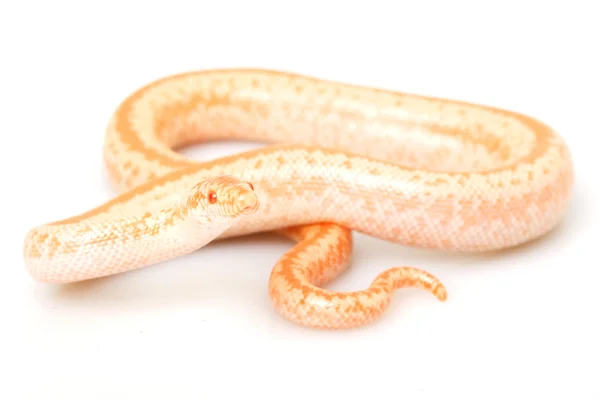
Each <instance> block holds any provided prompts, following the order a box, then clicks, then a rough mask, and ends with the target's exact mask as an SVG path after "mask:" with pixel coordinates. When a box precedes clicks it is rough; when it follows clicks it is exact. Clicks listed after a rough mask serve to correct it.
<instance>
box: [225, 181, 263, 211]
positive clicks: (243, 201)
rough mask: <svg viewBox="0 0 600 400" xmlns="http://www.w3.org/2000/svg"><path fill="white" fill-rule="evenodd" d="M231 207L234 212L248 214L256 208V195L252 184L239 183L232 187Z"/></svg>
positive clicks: (257, 203)
mask: <svg viewBox="0 0 600 400" xmlns="http://www.w3.org/2000/svg"><path fill="white" fill-rule="evenodd" d="M232 192H233V193H232V198H233V208H234V211H235V213H236V214H240V215H248V214H252V213H254V212H255V211H256V210H258V207H259V204H260V203H259V201H258V196H257V195H256V193H255V192H254V190H253V187H252V185H247V184H245V185H239V186H236V188H235V189H232Z"/></svg>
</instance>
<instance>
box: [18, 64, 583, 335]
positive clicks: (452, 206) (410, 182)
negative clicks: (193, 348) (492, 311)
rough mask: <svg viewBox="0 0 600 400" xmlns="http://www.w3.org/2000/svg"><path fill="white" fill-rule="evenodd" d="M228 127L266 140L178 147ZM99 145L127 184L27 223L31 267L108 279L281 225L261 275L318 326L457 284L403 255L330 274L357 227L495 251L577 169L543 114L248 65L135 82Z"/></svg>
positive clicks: (540, 228)
mask: <svg viewBox="0 0 600 400" xmlns="http://www.w3.org/2000/svg"><path fill="white" fill-rule="evenodd" d="M224 140H250V141H258V142H261V143H263V146H262V147H259V148H256V149H252V150H246V151H241V152H239V153H236V154H231V155H227V156H224V157H219V158H216V159H212V160H207V161H202V160H196V159H193V158H190V157H186V156H184V155H183V154H182V152H181V151H180V150H181V149H183V148H185V147H187V146H192V145H195V144H201V143H207V142H211V141H224ZM102 157H103V160H104V162H105V165H106V170H107V171H108V175H109V177H110V181H111V182H112V184H113V187H114V188H115V189H116V190H117V193H116V194H115V195H114V197H111V198H110V199H109V200H108V201H106V202H103V203H101V204H99V205H97V206H95V207H93V208H91V209H89V210H87V211H85V212H82V213H80V214H78V215H75V216H70V217H66V218H64V219H60V220H56V221H52V222H48V223H44V224H41V225H39V226H36V227H33V228H31V229H30V230H29V231H28V232H27V234H26V236H25V241H24V253H23V254H24V262H25V267H26V270H27V271H28V273H29V275H30V276H31V277H32V278H33V279H35V280H37V281H40V282H45V283H50V284H69V283H73V282H78V281H83V280H89V279H97V278H101V277H106V276H110V275H114V274H119V273H124V272H127V271H132V270H136V269H139V268H142V267H146V266H149V265H153V264H157V263H161V262H163V261H166V260H170V259H173V258H176V257H179V256H182V255H185V254H189V253H192V252H195V251H196V250H198V249H200V248H202V247H203V246H205V245H207V244H209V243H211V242H213V241H217V240H223V239H226V238H232V237H239V236H243V235H250V234H255V233H260V232H272V233H275V234H278V235H282V236H284V237H285V238H287V239H289V240H290V241H292V246H291V248H290V249H289V250H287V251H286V252H285V253H284V254H283V255H282V256H281V257H280V258H279V259H278V260H277V262H276V263H275V265H274V266H273V268H272V270H271V274H270V277H269V280H268V293H269V298H270V299H271V301H272V304H273V306H274V308H275V310H276V312H278V314H279V315H280V316H283V318H284V319H287V320H289V321H292V322H293V323H296V324H300V325H303V326H307V327H313V328H321V329H347V328H354V327H358V326H363V325H366V324H369V323H371V322H373V321H375V320H376V319H377V318H378V317H379V316H380V315H381V314H382V313H383V312H384V311H385V310H386V309H387V308H388V305H389V304H390V302H391V300H392V297H393V294H394V293H395V291H396V290H397V289H400V288H411V287H412V288H419V289H423V290H426V291H428V292H430V293H431V294H432V295H434V296H435V297H436V298H437V299H439V300H440V301H445V300H446V299H447V295H448V294H447V289H446V287H445V286H444V284H443V283H442V281H441V280H440V279H439V278H437V277H436V276H434V275H432V274H430V273H428V272H426V271H425V270H423V269H420V268H416V267H412V266H407V265H403V264H398V265H397V266H394V267H391V268H389V269H387V270H384V271H383V272H381V273H380V274H379V275H377V276H376V277H375V278H374V279H373V281H372V283H371V285H370V286H369V287H367V288H366V289H364V290H356V291H333V290H327V284H328V283H329V282H331V281H332V280H333V279H335V278H336V277H338V276H340V274H342V273H343V272H344V271H346V270H347V269H348V267H349V265H350V264H351V262H350V260H351V256H352V251H353V232H359V233H362V234H365V235H368V236H371V237H374V238H377V239H381V240H384V241H388V242H392V243H396V244H398V245H402V246H412V247H417V248H423V249H431V250H438V251H446V252H467V253H479V252H495V251H498V250H502V249H507V248H512V247H516V246H519V245H521V244H523V243H526V242H529V241H532V240H534V239H536V238H539V237H541V236H543V235H545V234H546V233H548V232H550V231H551V230H553V229H554V228H555V226H556V225H558V223H559V222H560V221H561V220H562V219H563V217H564V215H565V212H566V209H567V206H568V204H569V201H570V198H571V193H572V186H573V181H574V169H573V161H572V158H571V153H570V150H569V148H568V146H567V144H566V142H565V140H564V139H563V137H562V136H560V135H559V134H558V133H557V132H556V131H555V130H554V129H553V128H551V127H550V126H548V125H546V124H545V123H543V122H542V121H540V120H539V119H536V118H534V117H532V116H529V115H526V114H523V113H519V112H516V111H512V110H509V109H502V108H497V107H492V106H488V105H482V104H478V103H472V102H466V101H461V100H453V99H449V98H442V97H433V96H425V95H421V94H415V93H404V92H400V91H395V90H390V89H384V88H379V87H375V86H367V85H358V84H351V83H347V82H342V81H335V80H329V79H323V78H318V77H315V76H309V75H303V74H300V73H296V72H285V71H280V70H270V69H252V68H230V69H207V70H195V71H186V72H180V73H176V74H173V75H169V76H166V77H162V78H157V79H156V80H154V81H152V82H150V83H147V84H145V85H143V86H140V87H139V88H137V89H136V90H135V91H133V93H131V94H130V95H128V97H126V98H125V99H124V100H123V101H122V102H121V103H120V104H118V106H117V107H116V110H115V111H114V113H113V114H112V115H111V116H110V118H109V119H108V124H107V126H106V130H105V140H104V145H103V150H102Z"/></svg>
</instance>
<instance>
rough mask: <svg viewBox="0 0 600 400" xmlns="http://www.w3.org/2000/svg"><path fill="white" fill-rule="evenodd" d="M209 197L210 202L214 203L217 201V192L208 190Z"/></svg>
mask: <svg viewBox="0 0 600 400" xmlns="http://www.w3.org/2000/svg"><path fill="white" fill-rule="evenodd" d="M207 198H208V202H209V203H210V204H214V203H216V202H217V194H216V193H215V192H213V191H210V192H208V196H207Z"/></svg>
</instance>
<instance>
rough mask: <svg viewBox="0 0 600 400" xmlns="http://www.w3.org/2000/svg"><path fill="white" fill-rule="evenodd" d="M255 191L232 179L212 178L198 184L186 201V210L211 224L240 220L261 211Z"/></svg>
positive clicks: (245, 184) (246, 184)
mask: <svg viewBox="0 0 600 400" xmlns="http://www.w3.org/2000/svg"><path fill="white" fill-rule="evenodd" d="M258 207H259V201H258V197H257V196H256V193H255V192H254V187H253V186H252V184H251V183H250V182H246V181H243V180H240V179H237V178H234V177H232V176H218V177H214V178H208V179H206V180H204V181H202V182H200V183H198V184H196V185H195V186H194V187H193V188H192V190H191V193H190V195H189V196H187V198H186V199H185V201H184V210H187V212H188V213H190V214H193V215H195V216H196V217H202V218H206V219H209V220H225V221H231V220H236V219H238V218H240V217H243V216H245V215H250V214H253V213H255V212H256V211H257V210H258Z"/></svg>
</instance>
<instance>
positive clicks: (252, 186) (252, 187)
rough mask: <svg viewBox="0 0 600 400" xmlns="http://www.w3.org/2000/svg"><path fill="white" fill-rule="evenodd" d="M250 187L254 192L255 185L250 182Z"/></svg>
mask: <svg viewBox="0 0 600 400" xmlns="http://www.w3.org/2000/svg"><path fill="white" fill-rule="evenodd" d="M248 186H250V189H252V190H254V185H252V184H251V183H250V182H248Z"/></svg>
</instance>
